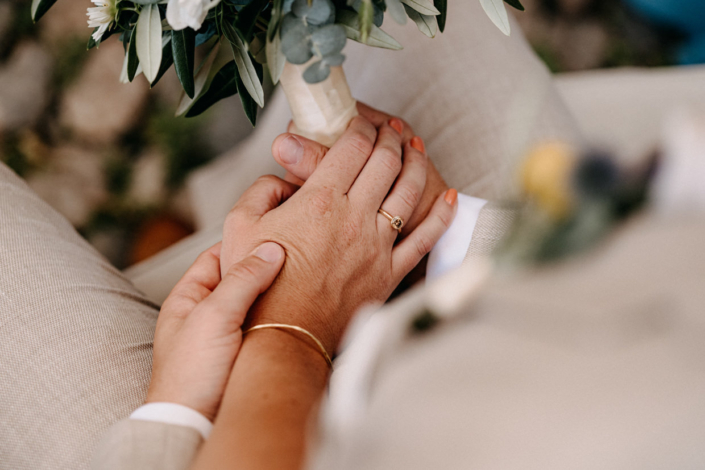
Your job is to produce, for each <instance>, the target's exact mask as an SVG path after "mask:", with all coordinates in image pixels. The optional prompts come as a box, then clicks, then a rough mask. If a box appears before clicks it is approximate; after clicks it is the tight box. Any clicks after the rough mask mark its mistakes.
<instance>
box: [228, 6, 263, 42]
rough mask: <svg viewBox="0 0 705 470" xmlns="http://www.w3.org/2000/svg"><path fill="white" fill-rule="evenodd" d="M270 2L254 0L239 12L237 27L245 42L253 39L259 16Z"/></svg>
mask: <svg viewBox="0 0 705 470" xmlns="http://www.w3.org/2000/svg"><path fill="white" fill-rule="evenodd" d="M268 4H269V0H252V1H251V2H250V3H248V4H247V5H246V6H245V7H244V8H243V9H242V10H240V11H239V12H238V14H237V20H236V21H235V29H236V30H237V31H239V32H240V34H241V38H242V39H243V40H244V42H250V41H252V36H253V35H254V30H255V24H256V22H257V17H258V16H259V15H260V14H261V13H262V12H263V11H264V9H265V8H266V7H267V5H268Z"/></svg>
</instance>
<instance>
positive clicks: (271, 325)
mask: <svg viewBox="0 0 705 470" xmlns="http://www.w3.org/2000/svg"><path fill="white" fill-rule="evenodd" d="M266 328H275V329H278V330H293V331H296V332H299V333H302V334H304V335H306V336H308V337H309V338H311V339H312V340H313V342H314V343H316V346H318V349H319V350H320V352H321V354H322V355H323V358H324V359H325V360H326V363H327V364H328V365H329V366H330V367H333V361H332V360H331V358H330V356H329V355H328V351H326V348H325V347H324V346H323V343H321V341H320V340H319V339H318V338H316V337H315V336H314V335H313V333H311V332H310V331H308V330H305V329H304V328H301V327H300V326H294V325H286V324H284V323H264V324H262V325H256V326H253V327H252V328H249V329H248V330H247V331H245V332H244V333H243V335H246V334H247V333H249V332H251V331H255V330H264V329H266Z"/></svg>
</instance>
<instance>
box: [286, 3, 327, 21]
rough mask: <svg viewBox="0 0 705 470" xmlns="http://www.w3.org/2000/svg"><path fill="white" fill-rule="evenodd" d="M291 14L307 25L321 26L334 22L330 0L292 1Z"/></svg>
mask: <svg viewBox="0 0 705 470" xmlns="http://www.w3.org/2000/svg"><path fill="white" fill-rule="evenodd" d="M291 12H292V13H293V14H294V15H295V16H296V17H297V18H301V19H302V20H305V21H306V23H307V24H310V25H313V26H321V25H325V24H330V23H332V22H333V20H335V5H333V2H331V0H311V1H310V3H309V0H294V3H293V4H292V5H291Z"/></svg>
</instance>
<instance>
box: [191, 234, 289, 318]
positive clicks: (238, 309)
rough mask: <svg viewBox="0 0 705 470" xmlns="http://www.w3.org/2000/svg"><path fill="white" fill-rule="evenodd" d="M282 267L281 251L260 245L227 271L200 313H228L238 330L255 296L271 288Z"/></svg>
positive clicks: (202, 306)
mask: <svg viewBox="0 0 705 470" xmlns="http://www.w3.org/2000/svg"><path fill="white" fill-rule="evenodd" d="M283 265H284V249H283V248H282V247H281V246H279V245H278V244H276V243H274V242H267V243H264V244H262V245H260V246H259V247H258V248H257V249H256V250H255V251H254V252H253V253H252V254H251V255H250V256H248V257H247V258H245V259H243V260H242V261H240V262H239V263H236V264H234V265H233V266H232V267H231V268H230V269H228V271H227V273H226V274H225V276H223V280H222V281H221V282H220V284H219V285H218V287H216V289H215V290H214V291H213V293H212V294H211V295H209V296H208V297H207V298H206V299H205V300H204V301H203V302H201V303H200V304H199V306H198V308H199V310H200V309H203V310H202V311H206V312H209V311H210V312H217V313H218V314H219V315H222V314H228V315H229V316H228V317H227V320H228V321H229V322H233V323H235V324H236V326H237V327H239V326H241V325H242V323H243V322H244V320H245V315H247V311H248V310H249V309H250V307H251V306H252V304H253V303H254V302H255V300H257V297H258V296H259V295H260V294H261V293H263V292H264V291H265V290H267V289H268V288H269V286H271V285H272V282H274V279H275V278H276V277H277V274H279V271H280V270H281V268H282V266H283Z"/></svg>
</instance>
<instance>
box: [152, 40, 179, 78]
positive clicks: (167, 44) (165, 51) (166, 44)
mask: <svg viewBox="0 0 705 470" xmlns="http://www.w3.org/2000/svg"><path fill="white" fill-rule="evenodd" d="M173 63H174V56H173V54H172V52H171V34H169V32H167V33H166V34H164V35H163V36H162V63H161V65H160V66H159V73H158V74H157V78H155V79H154V81H153V82H152V86H155V85H156V84H157V83H158V82H159V80H160V79H161V78H162V77H163V76H164V74H165V73H166V71H167V70H169V68H170V67H171V66H172V65H173Z"/></svg>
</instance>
